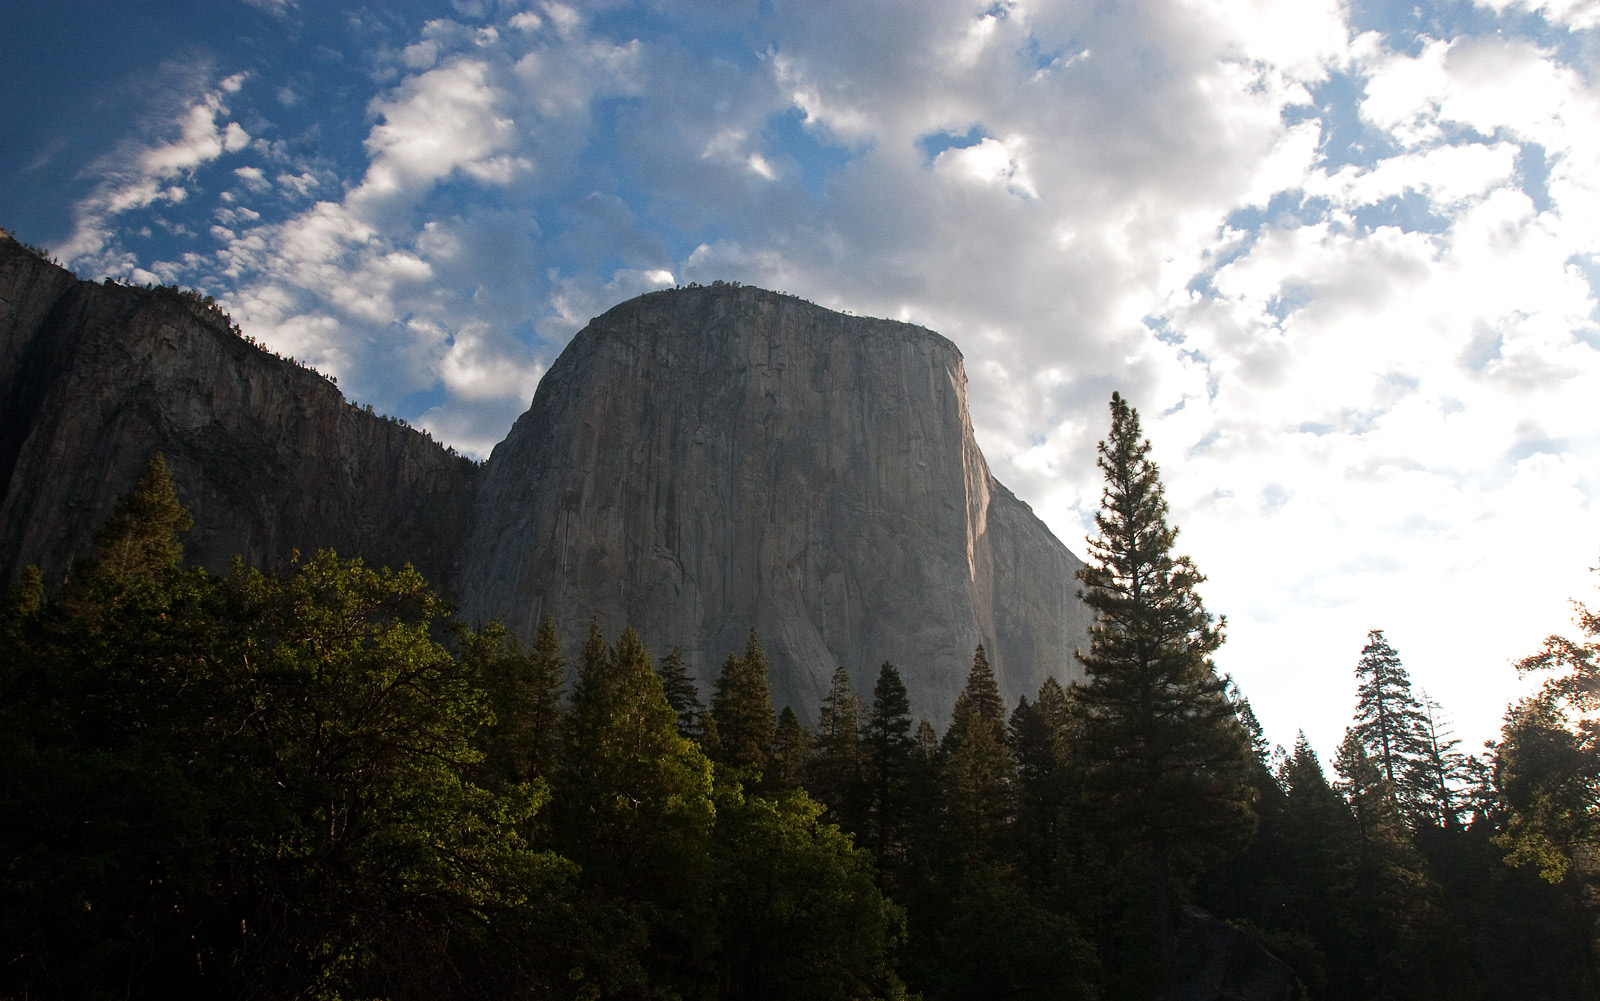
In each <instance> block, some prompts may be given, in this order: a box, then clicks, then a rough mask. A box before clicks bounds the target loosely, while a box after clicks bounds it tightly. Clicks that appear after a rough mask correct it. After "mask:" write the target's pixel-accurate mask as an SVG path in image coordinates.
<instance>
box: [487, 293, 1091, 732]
mask: <svg viewBox="0 0 1600 1001" xmlns="http://www.w3.org/2000/svg"><path fill="white" fill-rule="evenodd" d="M1078 566H1080V563H1079V561H1078V559H1077V558H1076V557H1074V556H1073V555H1072V554H1071V553H1070V552H1068V551H1067V549H1066V547H1064V546H1063V545H1062V544H1061V543H1060V542H1058V541H1057V540H1056V539H1055V537H1054V536H1052V535H1051V534H1050V532H1049V530H1048V529H1046V528H1045V526H1044V525H1043V523H1041V522H1040V521H1039V520H1038V518H1036V517H1035V516H1034V515H1033V513H1032V511H1031V510H1030V509H1029V508H1028V507H1027V506H1026V505H1024V504H1022V503H1021V502H1019V501H1018V500H1017V499H1016V498H1015V497H1013V496H1012V495H1011V493H1010V492H1009V491H1007V490H1006V489H1005V487H1003V486H1001V485H1000V484H999V483H998V482H997V481H996V480H995V479H994V477H993V476H992V475H990V472H989V469H988V466H987V464H986V463H985V462H984V459H983V456H982V454H980V452H979V451H978V446H977V443H976V442H975V441H974V439H973V435H972V428H971V424H970V422H969V419H968V414H967V399H966V375H965V372H964V370H963V368H962V361H961V354H960V352H959V351H957V350H956V348H955V346H954V345H953V344H951V343H950V342H949V341H947V340H945V339H944V338H943V337H940V336H938V335H937V334H934V333H932V332H930V331H928V330H925V329H922V328H919V327H913V326H909V325H907V324H903V323H896V322H893V321H889V320H874V319H866V318H861V317H853V316H845V315H842V314H839V313H834V312H831V311H829V310H825V309H822V308H820V307H818V306H814V305H811V304H809V303H806V302H803V301H801V300H799V299H796V298H793V297H791V296H784V295H779V294H776V293H772V292H766V291H762V290H760V289H755V288H748V287H744V288H740V287H735V286H722V285H719V286H715V287H711V288H698V287H696V288H689V289H683V290H677V291H665V292H657V293H652V294H649V295H645V296H641V297H640V298H637V299H634V300H632V301H630V302H627V303H624V304H622V305H620V306H618V307H616V308H614V309H612V310H611V311H610V312H608V313H606V314H605V315H604V316H601V317H598V318H597V319H595V320H594V321H592V322H591V323H590V324H589V326H588V327H586V328H585V329H584V330H583V331H581V332H580V333H579V334H578V335H577V337H575V338H574V339H573V341H572V343H571V344H570V345H568V347H567V349H566V351H564V352H563V353H562V355H561V357H560V358H559V359H558V360H557V361H556V363H555V364H554V365H552V366H551V368H550V370H549V372H548V373H547V374H546V375H545V377H544V379H543V381H542V382H541V383H540V384H539V389H538V392H537V394H536V395H535V396H534V400H533V406H532V408H531V409H530V410H529V411H528V412H527V413H526V414H524V415H523V417H522V418H521V419H520V420H519V421H518V422H517V424H516V426H515V427H514V428H513V429H512V431H511V434H510V435H509V436H508V437H507V438H506V440H505V441H504V442H502V443H501V444H500V445H499V446H498V447H497V448H496V449H495V451H494V454H493V457H492V458H491V459H490V461H489V464H488V472H487V476H486V479H485V481H484V484H483V487H482V489H481V491H480V493H479V496H478V501H477V511H476V523H475V527H474V530H473V532H472V535H471V537H470V539H469V541H468V543H467V546H466V548H465V550H464V551H463V556H462V560H461V576H460V597H461V603H462V606H463V609H464V610H465V611H466V612H467V613H468V614H471V615H473V616H475V617H478V618H487V617H490V616H499V617H501V618H502V619H503V620H504V621H505V622H506V623H507V624H508V625H509V626H511V627H512V628H513V629H515V630H516V631H517V632H519V633H521V634H523V635H525V636H526V635H531V633H532V632H533V630H534V629H535V628H536V626H537V623H538V622H539V620H540V619H541V618H542V617H543V616H544V615H545V614H551V615H554V616H555V617H556V619H557V621H558V622H559V623H560V624H561V626H562V627H563V632H564V633H565V634H566V635H567V636H569V637H572V636H581V635H582V630H583V629H584V628H585V626H586V624H587V622H588V620H589V618H590V616H592V615H593V616H598V617H599V619H600V621H601V623H602V625H603V626H604V627H605V628H606V629H607V630H608V631H610V630H615V629H617V628H620V627H621V625H623V624H625V623H626V624H631V625H633V626H635V627H636V628H638V629H639V630H640V632H641V634H642V635H643V636H645V637H646V638H647V640H648V641H649V642H651V643H653V644H655V645H657V646H658V647H661V648H666V647H669V646H671V645H674V644H676V645H679V646H681V647H682V648H683V650H684V654H685V658H686V661H687V662H688V663H689V664H691V665H692V666H693V668H694V669H695V670H697V671H698V673H699V675H700V677H701V679H702V685H703V687H708V686H709V682H710V680H711V679H712V678H714V677H715V675H716V673H717V671H718V670H719V668H720V665H721V663H722V660H723V659H724V658H725V657H726V656H727V655H728V654H729V653H732V652H736V651H740V650H742V649H743V647H744V643H745V638H746V634H747V631H748V630H749V629H750V628H751V627H754V628H755V629H756V630H757V631H758V632H759V634H760V636H761V639H762V643H763V646H764V648H765V650H766V652H767V655H768V657H769V659H770V660H771V661H772V663H773V677H772V682H773V700H774V703H775V704H776V705H779V706H782V705H784V704H789V705H792V706H794V707H795V708H796V710H797V711H801V712H802V714H803V715H805V714H812V713H814V709H815V707H816V705H817V704H818V703H819V702H820V700H821V699H822V697H823V695H824V694H825V693H826V690H827V686H828V681H829V678H830V676H831V674H832V672H833V669H834V667H835V666H836V665H839V664H843V665H846V666H847V667H848V668H849V669H850V670H851V672H852V674H853V676H854V680H855V681H856V683H857V686H858V688H861V689H863V690H864V693H865V697H867V698H869V699H870V691H871V685H872V682H873V679H875V677H876V674H877V670H878V665H879V664H880V663H882V662H883V661H885V660H889V661H892V662H894V663H895V665H896V666H897V667H899V668H900V671H901V674H902V675H903V677H904V678H905V680H906V684H907V688H908V690H909V694H910V697H911V702H912V709H913V713H914V714H916V715H920V716H926V717H928V718H930V719H934V720H944V719H947V718H948V716H949V712H950V708H951V705H952V704H953V702H954V700H955V696H956V693H957V692H958V691H959V690H960V688H961V686H962V684H963V683H964V681H965V677H966V673H967V671H968V669H969V668H970V666H971V663H972V652H973V648H974V647H975V646H977V644H979V643H983V644H984V645H985V646H986V647H987V649H988V653H989V659H990V661H991V663H992V664H993V665H994V667H995V671H996V674H997V675H998V677H999V680H1000V684H1001V689H1002V694H1003V695H1004V696H1005V697H1006V699H1007V701H1008V702H1011V701H1014V700H1015V699H1016V697H1017V696H1018V695H1020V694H1024V693H1026V694H1029V695H1030V696H1031V695H1032V693H1034V692H1035V691H1037V689H1038V686H1039V684H1040V683H1041V682H1042V681H1043V679H1044V678H1045V676H1046V675H1054V676H1056V677H1057V678H1060V679H1065V678H1068V677H1072V676H1075V675H1076V673H1077V671H1078V667H1077V664H1076V662H1075V661H1074V659H1073V656H1072V654H1073V649H1074V647H1075V646H1079V645H1084V644H1085V643H1086V631H1087V626H1088V622H1089V613H1088V611H1087V609H1086V608H1085V607H1084V606H1083V605H1082V604H1081V603H1080V602H1079V601H1078V600H1077V599H1076V597H1075V591H1076V584H1075V580H1074V576H1073V573H1074V571H1075V570H1076V569H1077V567H1078Z"/></svg>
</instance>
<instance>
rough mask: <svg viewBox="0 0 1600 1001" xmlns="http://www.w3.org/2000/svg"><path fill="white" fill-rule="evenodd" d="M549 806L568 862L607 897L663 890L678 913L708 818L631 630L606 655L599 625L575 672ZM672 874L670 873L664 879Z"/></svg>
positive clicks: (696, 753)
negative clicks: (579, 865) (578, 865)
mask: <svg viewBox="0 0 1600 1001" xmlns="http://www.w3.org/2000/svg"><path fill="white" fill-rule="evenodd" d="M569 713H570V717H569V722H568V725H567V726H566V727H565V731H566V738H567V739H566V745H567V753H566V761H565V769H564V771H563V773H562V776H561V782H560V785H559V787H558V790H557V795H556V797H555V799H554V803H553V806H554V808H555V811H556V812H557V813H558V815H559V818H560V821H561V823H560V825H559V826H560V833H561V835H562V839H561V840H562V841H563V842H564V845H565V848H566V854H568V855H569V856H570V857H571V858H573V859H574V860H576V861H578V862H580V863H582V864H583V865H584V866H585V868H586V870H587V871H589V872H591V873H592V874H593V875H594V878H595V879H596V881H597V882H599V883H600V884H601V888H602V889H603V891H604V892H606V893H610V894H617V895H620V896H621V897H623V898H624V899H631V898H632V897H633V896H637V895H639V894H642V893H644V892H645V888H647V887H652V888H656V889H663V888H666V889H668V890H669V896H672V897H674V898H675V899H674V901H673V902H674V903H675V904H677V905H680V906H681V905H682V900H683V895H685V894H687V893H688V892H689V888H688V887H687V886H686V885H685V884H684V883H683V882H682V880H688V881H691V882H692V880H693V879H694V878H695V872H696V865H697V864H698V861H699V860H700V859H701V856H702V855H703V852H704V850H705V843H706V837H707V836H708V834H709V831H710V825H711V820H712V815H713V812H714V811H713V809H712V804H711V773H710V768H709V765H708V764H707V762H706V759H705V757H704V755H702V754H701V752H700V750H699V749H698V748H696V747H695V746H694V745H693V744H692V743H691V742H690V741H688V740H685V739H684V738H683V737H680V736H679V735H678V730H677V714H676V713H674V712H673V711H672V707H671V706H670V705H668V704H667V698H666V694H665V693H664V692H663V691H662V689H661V679H660V678H658V677H656V674H655V671H654V670H653V669H652V665H651V663H650V653H649V651H648V650H646V649H645V647H644V644H643V643H642V642H640V640H639V636H638V634H637V633H635V632H634V631H633V630H632V629H626V630H624V631H623V633H622V636H621V637H620V638H619V639H618V640H617V645H616V647H615V649H613V650H610V651H607V650H606V648H605V639H604V637H603V635H602V634H601V632H600V626H599V623H598V622H591V623H590V627H589V638H588V640H587V642H585V644H584V650H583V655H582V657H581V658H580V660H579V664H578V678H577V683H576V685H575V686H574V688H573V692H572V704H571V708H570V710H569ZM669 870H670V871H669Z"/></svg>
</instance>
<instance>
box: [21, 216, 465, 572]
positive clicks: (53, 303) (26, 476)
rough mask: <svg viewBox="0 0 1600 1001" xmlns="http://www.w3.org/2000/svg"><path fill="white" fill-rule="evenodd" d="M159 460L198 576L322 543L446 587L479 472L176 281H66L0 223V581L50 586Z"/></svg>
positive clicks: (67, 276) (270, 561) (277, 559)
mask: <svg viewBox="0 0 1600 1001" xmlns="http://www.w3.org/2000/svg"><path fill="white" fill-rule="evenodd" d="M156 452H162V453H164V454H165V455H166V459H167V464H168V465H169V466H170V467H171V469H172V472H173V478H174V480H175V481H176V483H177V485H178V490H179V495H180V497H181V498H182V500H183V503H184V504H185V505H187V506H188V507H189V508H190V509H191V510H192V511H193V513H194V516H195V527H194V530H193V531H192V532H191V533H190V534H189V536H188V538H187V539H186V540H185V549H186V552H187V554H188V556H189V558H190V559H191V560H192V561H194V562H197V563H200V564H202V565H205V566H208V567H211V568H212V569H221V568H224V567H226V565H227V563H228V561H229V559H230V558H231V557H232V556H233V555H234V554H240V555H243V556H244V557H245V559H246V561H247V562H251V563H255V564H258V565H277V564H281V563H282V562H284V561H285V560H286V559H287V558H288V556H289V553H290V552H291V551H292V550H293V549H296V548H298V549H302V550H306V551H308V552H309V551H311V550H314V549H316V548H319V547H324V546H330V547H333V548H335V549H337V550H338V551H339V552H340V554H341V555H346V556H357V555H359V556H362V557H364V558H366V559H367V560H368V561H369V562H372V563H374V564H392V565H397V566H398V565H400V564H402V563H406V562H410V563H413V564H415V565H416V566H417V568H418V569H419V570H422V571H423V572H424V573H425V574H427V575H429V576H430V577H431V578H432V579H434V580H436V581H442V582H444V583H445V584H446V585H449V584H450V582H451V579H452V574H453V570H454V567H455V560H456V557H457V554H458V553H459V551H460V548H461V544H462V542H463V541H464V540H465V537H466V533H467V531H468V529H469V528H470V518H471V511H472V498H473V496H474V494H475V492H476V489H477V484H478V480H479V478H480V475H481V471H480V470H479V468H478V467H477V466H475V465H474V464H473V463H472V462H470V461H469V460H466V459H463V458H462V457H460V456H457V455H455V454H453V453H451V452H449V451H447V450H446V449H445V448H443V447H442V446H440V445H439V444H438V443H436V442H433V441H431V440H429V439H427V438H426V437H425V436H424V435H422V434H421V433H419V432H417V431H414V430H412V429H410V428H408V427H405V426H404V425H401V424H398V423H396V422H394V421H391V420H387V419H385V418H382V417H379V416H376V415H374V414H372V413H371V412H369V411H367V410H364V409H362V408H358V407H356V406H353V405H351V404H349V403H347V402H346V401H345V400H344V398H343V397H342V396H341V395H340V393H339V391H338V389H336V388H335V387H334V386H333V385H332V384H331V383H330V382H329V381H328V380H327V379H325V378H323V377H322V376H320V375H318V374H317V373H315V372H312V371H310V370H308V369H305V368H302V367H300V366H298V365H295V364H293V363H292V362H288V361H284V360H282V359H280V358H277V357H274V356H273V355H270V354H268V353H267V352H265V351H262V350H261V349H259V348H257V347H255V346H254V345H252V344H250V343H248V342H247V341H245V340H243V339H242V338H240V337H239V336H238V335H237V334H235V333H234V332H233V331H232V330H231V329H230V328H229V326H228V324H227V321H226V320H225V319H224V318H222V316H221V315H220V314H218V313H216V312H214V311H212V310H207V309H205V308H203V307H200V306H199V305H198V304H196V303H194V302H192V301H190V300H189V299H187V298H185V297H184V296H181V295H179V294H178V293H177V292H176V291H174V290H170V289H155V290H151V289H142V288H129V287H123V286H119V285H96V284H93V283H88V282H83V281H80V280H78V279H77V278H76V277H75V276H74V275H72V274H71V273H69V272H67V271H64V270H62V269H61V268H59V267H56V266H55V265H53V264H51V263H49V262H47V261H44V260H42V259H40V258H39V257H37V256H35V255H34V254H32V253H29V252H28V251H27V250H25V249H24V248H23V247H21V246H20V245H19V244H17V243H16V241H14V240H12V239H11V238H10V237H9V236H8V235H6V234H5V233H4V231H0V489H3V491H4V493H3V494H0V581H7V582H8V581H11V580H14V579H15V578H16V576H17V574H18V573H19V572H20V571H21V568H22V567H24V566H27V565H28V564H38V565H39V566H40V568H41V569H42V570H43V571H44V573H45V579H46V580H47V581H58V580H60V579H61V577H62V575H63V574H65V573H67V572H68V571H69V567H70V564H71V560H72V559H73V557H74V555H75V554H81V553H83V552H84V551H85V550H86V549H87V548H88V540H89V538H90V537H91V536H92V533H93V532H94V530H95V528H96V527H97V526H98V525H99V524H100V522H101V521H102V520H104V518H105V516H106V515H107V514H108V513H109V512H110V510H111V505H112V504H113V503H114V501H115V499H116V498H117V497H118V496H119V495H121V494H122V493H124V492H125V491H127V490H128V489H129V488H130V487H131V486H132V485H133V483H134V481H135V480H136V479H137V478H138V475H139V473H140V471H141V470H142V469H143V468H144V466H145V464H146V463H147V462H148V461H149V459H150V457H151V455H153V454H154V453H156Z"/></svg>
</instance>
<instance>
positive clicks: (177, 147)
mask: <svg viewBox="0 0 1600 1001" xmlns="http://www.w3.org/2000/svg"><path fill="white" fill-rule="evenodd" d="M243 82H244V74H234V75H232V76H229V77H226V78H224V79H222V80H221V81H219V82H217V83H216V84H214V85H212V86H210V87H209V88H207V89H206V90H205V91H204V92H203V93H201V94H200V95H199V96H198V97H197V98H191V99H188V100H186V101H184V106H183V107H182V110H181V111H179V112H178V113H177V114H176V115H175V116H174V117H173V118H172V119H170V120H169V121H168V122H166V123H164V127H162V128H161V131H163V132H165V133H167V134H168V135H169V136H171V138H157V139H155V140H154V141H152V142H143V143H141V142H138V141H132V142H128V143H125V144H123V146H122V147H121V148H119V149H118V150H117V151H116V152H115V153H113V154H111V155H110V156H108V157H107V158H105V160H104V161H102V163H101V165H100V173H101V178H102V179H101V181H100V183H99V184H98V185H97V186H96V187H95V190H94V192H93V193H92V194H90V195H89V196H88V197H87V198H84V199H83V200H81V201H79V202H78V203H77V204H76V205H75V206H74V209H73V215H74V220H73V221H74V227H73V232H72V235H71V236H70V237H68V238H67V240H66V242H65V243H63V244H62V245H60V246H59V247H57V248H56V252H57V253H58V254H60V256H61V258H62V259H63V260H65V261H67V262H68V263H69V264H73V265H76V266H81V267H85V268H86V269H88V270H90V271H94V272H99V273H102V274H110V273H113V272H117V271H123V270H126V268H125V266H124V262H123V260H122V258H121V255H120V254H119V252H118V251H117V250H115V249H114V248H113V247H111V246H110V245H111V244H112V243H113V232H114V227H115V225H116V223H115V218H116V217H117V216H119V215H121V214H123V213H125V212H128V211H130V210H133V209H141V208H145V207H147V206H150V205H152V204H155V203H157V202H168V203H177V202H182V201H183V200H184V199H185V198H187V197H188V190H187V188H186V187H185V186H184V184H185V182H186V180H187V178H188V177H189V176H190V175H191V174H192V173H193V172H194V171H195V169H196V168H198V167H200V166H201V165H203V164H205V163H207V162H209V161H211V160H215V159H217V158H218V157H220V156H222V155H223V154H224V153H232V152H237V151H238V150H240V149H242V148H244V147H245V146H246V145H248V144H249V142H250V136H249V134H248V133H246V132H245V130H244V129H243V127H241V126H240V125H239V124H238V123H237V122H228V121H225V120H224V121H221V122H220V123H219V119H225V116H226V115H227V114H228V109H227V106H226V105H225V104H224V103H223V100H224V96H225V95H227V94H231V93H236V92H237V91H238V90H239V89H240V87H241V86H242V85H243ZM173 132H176V135H171V134H172V133H173Z"/></svg>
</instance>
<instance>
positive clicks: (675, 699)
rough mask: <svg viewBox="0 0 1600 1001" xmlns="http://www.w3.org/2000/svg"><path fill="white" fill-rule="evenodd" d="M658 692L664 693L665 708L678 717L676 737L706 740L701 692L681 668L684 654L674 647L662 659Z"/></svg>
mask: <svg viewBox="0 0 1600 1001" xmlns="http://www.w3.org/2000/svg"><path fill="white" fill-rule="evenodd" d="M659 670H660V674H661V688H662V691H664V692H665V693H666V696H667V704H668V705H670V706H672V711H673V712H675V713H677V714H678V735H679V736H680V737H687V738H689V739H690V740H693V741H700V740H703V739H704V738H705V725H704V722H703V721H702V717H703V716H704V715H705V705H704V704H702V703H701V701H700V689H699V687H698V686H697V685H696V684H695V683H694V679H693V678H691V677H689V672H688V670H687V669H685V667H684V666H683V651H682V650H680V649H678V648H677V647H673V648H672V652H671V653H669V654H667V655H666V657H664V658H662V661H661V667H660V669H659Z"/></svg>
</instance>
